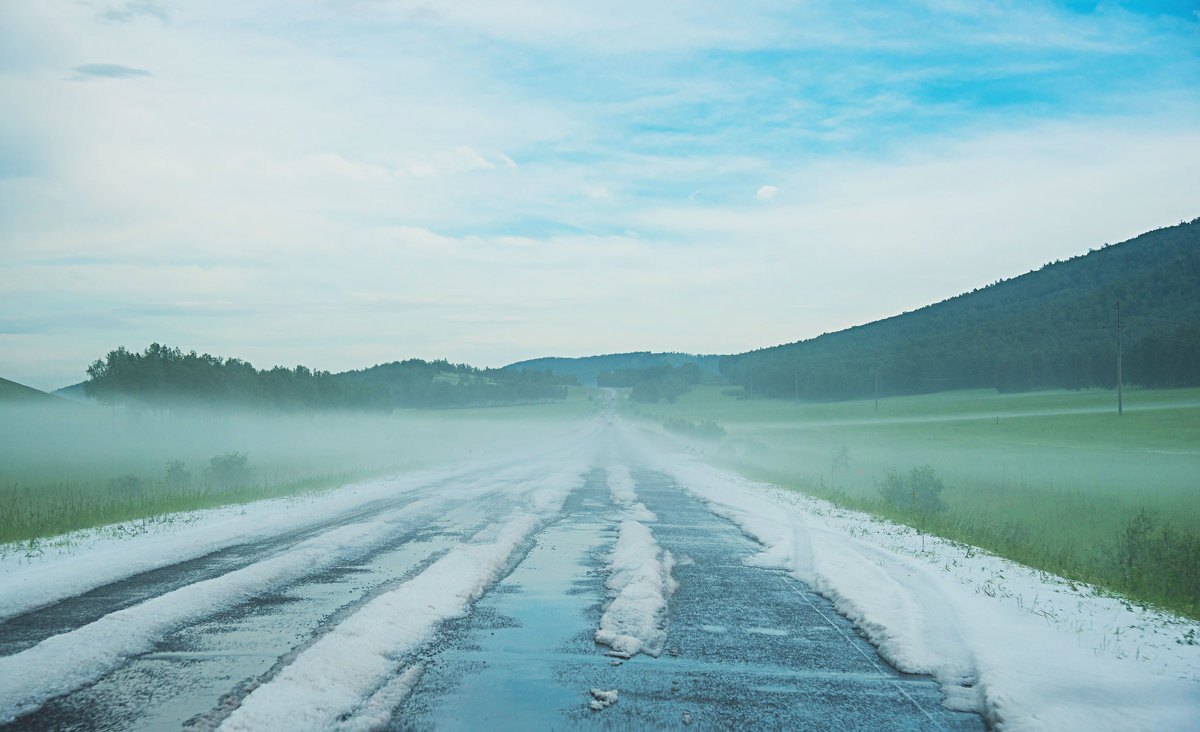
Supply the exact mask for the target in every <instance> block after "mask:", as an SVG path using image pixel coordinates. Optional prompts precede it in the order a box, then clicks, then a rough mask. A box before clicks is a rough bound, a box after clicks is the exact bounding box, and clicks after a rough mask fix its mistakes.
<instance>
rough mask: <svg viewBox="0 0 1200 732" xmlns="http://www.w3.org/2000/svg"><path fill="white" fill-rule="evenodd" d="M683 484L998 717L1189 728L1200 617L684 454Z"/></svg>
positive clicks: (950, 690)
mask: <svg viewBox="0 0 1200 732" xmlns="http://www.w3.org/2000/svg"><path fill="white" fill-rule="evenodd" d="M667 469H668V472H670V473H672V474H673V475H674V476H675V478H676V480H677V481H678V482H679V484H680V485H681V486H682V487H684V488H686V489H688V490H690V491H691V492H693V493H694V494H695V495H697V496H698V497H700V498H702V499H703V500H705V501H706V502H707V503H708V505H709V506H710V508H711V509H712V510H713V511H714V512H715V513H717V514H719V515H722V516H725V517H727V518H729V519H730V520H732V521H733V522H735V523H736V524H738V525H739V526H740V527H741V528H742V531H743V532H744V533H745V534H747V535H748V536H750V537H752V538H754V539H757V540H758V541H759V542H760V543H762V544H763V546H764V550H763V552H762V553H760V554H759V555H758V556H757V557H755V558H754V560H753V561H754V562H755V563H756V564H761V565H768V566H776V567H782V568H786V569H788V570H790V571H791V572H792V573H793V574H794V575H795V576H796V577H797V578H799V579H801V580H803V581H805V582H807V583H809V584H810V585H811V586H812V587H813V588H814V589H816V590H817V591H818V592H820V593H821V594H822V595H824V596H825V597H827V598H829V599H830V600H832V601H833V603H834V605H835V606H836V607H837V609H838V610H839V612H841V613H843V614H844V615H846V616H847V617H848V618H850V620H851V621H853V622H854V623H855V625H856V626H857V627H859V628H860V629H861V630H862V631H863V632H865V633H866V635H867V637H868V638H869V639H870V640H871V642H872V643H873V644H874V645H875V646H876V647H878V649H879V652H880V654H881V655H883V656H884V657H885V658H886V659H887V660H888V661H889V662H891V663H892V664H893V665H895V666H896V667H897V668H899V669H901V670H903V671H907V672H912V673H928V674H932V675H933V676H934V677H935V678H936V679H937V680H938V682H940V683H941V685H942V689H943V690H944V691H945V693H946V695H947V699H946V703H947V705H948V706H951V707H953V708H958V709H971V710H975V711H979V712H981V713H982V714H983V715H984V716H985V717H986V718H987V720H988V722H989V723H990V724H991V725H993V727H995V728H996V729H998V730H1042V729H1045V730H1059V729H1091V730H1109V729H1111V730H1127V729H1154V730H1192V729H1196V720H1197V719H1200V645H1194V644H1191V643H1189V640H1190V639H1194V638H1196V637H1197V635H1200V634H1198V633H1197V628H1198V627H1200V624H1197V623H1196V622H1194V621H1191V620H1188V619H1186V618H1181V617H1179V616H1176V615H1173V614H1170V613H1167V612H1161V611H1157V610H1153V609H1147V608H1142V607H1137V606H1134V605H1132V604H1131V603H1129V602H1128V601H1126V600H1123V599H1122V598H1119V597H1112V596H1108V595H1106V594H1104V593H1101V592H1098V591H1097V590H1095V589H1094V588H1091V587H1088V586H1082V585H1078V584H1074V583H1071V582H1068V581H1067V580H1064V579H1062V578H1060V577H1056V576H1053V575H1050V574H1047V573H1045V572H1040V571H1037V570H1033V569H1030V568H1028V567H1025V566H1022V565H1019V564H1017V563H1015V562H1011V561H1008V560H1005V559H1001V558H999V557H996V556H993V555H990V554H988V553H986V552H983V551H982V550H979V549H976V548H973V547H967V546H964V545H961V544H956V543H953V542H948V541H943V540H940V539H932V540H928V541H927V544H926V549H925V551H922V549H921V539H920V537H919V536H918V535H917V534H916V532H915V531H914V530H913V529H911V528H909V527H907V526H900V525H896V524H892V523H890V522H887V521H881V520H878V519H875V518H873V517H871V516H869V515H866V514H862V513H858V512H854V511H847V510H843V509H839V508H837V507H835V506H833V505H832V504H830V503H828V502H825V501H821V500H818V499H814V498H810V497H807V496H802V495H800V494H797V493H794V492H790V491H783V490H780V489H777V488H773V487H771V486H767V485H764V484H760V483H753V482H751V481H748V480H746V479H744V478H742V477H741V476H738V475H736V474H733V473H729V472H726V471H722V470H718V469H715V468H712V467H709V466H706V465H702V464H698V463H696V462H694V461H690V460H678V461H675V462H672V463H671V464H670V465H669V466H668V468H667Z"/></svg>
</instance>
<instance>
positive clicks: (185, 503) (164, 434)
mask: <svg viewBox="0 0 1200 732" xmlns="http://www.w3.org/2000/svg"><path fill="white" fill-rule="evenodd" d="M593 391H594V390H587V389H578V388H573V389H571V390H570V392H569V395H568V398H567V399H565V400H563V401H557V402H549V403H545V404H532V405H521V406H510V407H493V408H475V409H452V410H449V409H448V410H399V411H397V412H395V413H393V414H390V415H376V414H359V413H316V414H311V413H294V414H278V413H276V414H269V415H263V414H249V413H223V414H217V413H197V412H193V413H188V414H182V415H176V416H173V417H164V416H158V415H153V414H144V413H143V414H136V413H135V414H129V413H123V412H117V413H116V414H114V413H113V412H112V411H110V410H107V409H104V408H100V407H95V406H89V405H80V404H73V403H65V402H64V403H62V404H57V403H55V404H50V405H44V404H34V405H29V404H19V405H14V404H11V403H10V404H6V405H0V544H4V543H11V542H28V541H30V540H36V539H43V538H46V537H51V536H56V535H59V534H62V533H65V532H69V531H73V530H77V529H86V528H92V527H98V526H104V525H108V524H113V523H116V522H123V521H135V520H142V519H149V518H151V517H156V516H162V515H164V514H169V513H175V512H180V511H189V510H195V509H201V508H213V507H217V506H224V505H230V504H238V503H246V502H249V501H255V500H260V499H264V498H275V497H279V496H287V495H295V494H299V493H306V492H312V491H320V490H326V489H329V488H333V487H337V486H340V485H344V484H346V483H349V482H352V481H354V480H358V479H362V478H367V477H371V476H378V475H384V474H394V473H397V472H404V471H409V470H413V469H416V468H419V467H424V466H431V465H437V464H447V463H453V462H455V461H459V460H463V459H470V458H479V457H486V456H488V455H496V454H503V453H504V452H506V451H510V450H512V449H516V448H519V447H521V446H528V445H531V444H537V443H540V442H545V441H547V440H549V439H552V438H553V437H555V436H557V435H559V434H561V432H562V431H563V429H564V427H565V426H567V425H569V424H571V423H572V422H577V421H578V420H579V419H580V418H582V417H586V416H588V415H591V414H593V413H594V412H595V411H596V410H597V408H598V407H597V405H598V402H596V401H593V400H591V399H589V397H591V396H592V392H593ZM230 452H241V453H245V454H246V455H247V464H246V467H247V471H246V472H245V473H244V474H242V475H240V476H238V478H237V479H236V480H233V481H230V480H221V479H220V478H219V477H218V476H216V475H214V474H213V473H212V471H211V469H210V461H211V459H212V458H213V457H214V456H218V455H224V454H227V453H230ZM168 461H179V462H180V463H182V467H183V469H184V471H186V473H187V476H186V478H184V479H181V477H180V476H179V475H178V474H176V475H174V476H171V475H169V474H168Z"/></svg>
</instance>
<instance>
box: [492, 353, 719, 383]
mask: <svg viewBox="0 0 1200 732" xmlns="http://www.w3.org/2000/svg"><path fill="white" fill-rule="evenodd" d="M720 359H721V357H720V356H696V355H693V354H690V353H651V352H650V351H635V352H633V353H610V354H607V355H603V356H583V357H580V358H555V357H548V358H535V359H531V360H529V361H518V362H517V363H511V364H509V365H507V366H505V367H504V368H505V370H520V369H534V370H537V371H552V372H554V373H556V374H559V375H560V376H574V377H575V378H577V379H579V383H580V384H582V385H583V386H595V385H596V376H597V375H598V374H599V373H600V372H601V371H620V370H634V369H648V368H653V367H655V366H673V367H679V366H682V365H684V364H685V363H694V364H696V365H697V366H698V367H700V371H701V372H703V373H706V374H711V375H714V376H715V375H717V374H719V373H720V370H719V361H720Z"/></svg>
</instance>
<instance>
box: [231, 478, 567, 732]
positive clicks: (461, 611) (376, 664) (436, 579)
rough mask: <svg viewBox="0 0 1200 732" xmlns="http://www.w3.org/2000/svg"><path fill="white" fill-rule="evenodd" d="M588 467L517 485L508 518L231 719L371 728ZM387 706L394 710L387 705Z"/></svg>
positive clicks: (378, 602) (285, 672)
mask: <svg viewBox="0 0 1200 732" xmlns="http://www.w3.org/2000/svg"><path fill="white" fill-rule="evenodd" d="M582 472H583V466H580V465H573V466H570V467H568V468H567V469H566V470H564V471H562V472H559V473H555V474H552V475H549V476H546V477H543V478H540V479H538V480H533V481H526V482H522V483H519V484H516V485H514V486H513V487H512V488H511V489H510V493H511V494H512V495H513V496H514V497H516V498H518V499H519V500H521V501H522V502H523V503H524V508H521V509H517V510H515V511H514V512H513V513H512V514H510V515H509V516H508V517H507V518H506V519H505V520H504V521H502V522H500V523H494V524H491V525H489V526H487V527H485V528H484V529H482V530H481V531H480V532H478V533H477V534H476V535H475V536H474V537H472V539H471V540H470V541H469V542H466V543H464V544H460V545H458V546H456V547H454V548H453V549H451V550H450V551H449V552H448V553H447V554H446V555H445V556H443V557H442V558H440V559H438V560H437V561H436V562H434V563H433V564H431V565H430V566H429V567H428V568H427V569H426V570H425V571H424V572H422V573H421V574H419V575H417V576H416V577H414V578H413V579H411V580H409V581H408V582H405V583H404V584H402V585H401V586H399V587H398V588H396V589H394V590H392V591H390V592H387V593H384V594H382V595H380V596H378V597H376V598H375V599H373V600H371V601H370V602H369V603H367V604H366V605H364V606H363V607H362V608H361V609H360V610H359V611H358V612H356V613H354V614H353V615H351V616H350V617H349V618H347V619H345V620H344V621H342V622H341V623H340V624H338V625H337V626H336V627H334V628H332V629H331V630H330V631H329V632H328V633H326V634H325V635H324V636H323V637H322V638H321V639H320V640H318V641H317V642H316V643H314V644H313V645H311V646H309V647H308V648H307V649H305V650H304V651H303V652H302V653H301V654H300V655H299V656H298V657H297V658H296V659H295V660H294V661H293V662H292V663H291V664H289V665H288V666H286V667H285V668H283V669H282V670H281V671H280V672H279V673H278V675H276V676H275V677H274V678H272V679H271V680H270V681H268V682H267V683H265V684H263V685H262V686H259V687H257V688H256V689H255V690H254V691H253V692H251V693H250V695H249V696H247V697H246V698H245V699H244V700H243V701H242V703H241V705H240V706H239V707H238V708H237V709H236V710H234V711H233V713H232V714H230V715H229V717H228V718H227V719H226V720H225V721H224V723H222V725H221V727H220V729H222V730H227V731H234V730H262V729H289V730H324V729H330V728H333V727H336V726H339V725H341V726H344V727H347V728H350V729H370V728H372V726H373V725H374V724H375V722H376V721H378V720H380V719H383V720H384V722H386V719H387V717H386V716H384V715H385V713H386V714H387V715H390V710H391V709H392V708H394V707H395V705H396V704H398V703H399V702H400V701H402V700H403V699H404V697H405V696H407V695H408V693H409V692H410V691H411V690H412V687H413V686H415V684H416V681H417V677H416V676H414V675H412V674H416V673H419V672H414V671H413V670H412V669H411V668H410V669H408V670H406V671H404V672H403V673H401V674H400V675H399V676H398V677H397V676H396V673H397V671H398V670H399V668H398V663H397V659H398V658H400V657H402V656H404V655H406V654H411V653H413V652H414V651H417V650H419V649H420V648H421V647H422V646H423V645H424V644H425V642H426V641H428V639H429V638H430V636H432V634H433V632H434V631H435V630H436V628H437V626H438V625H439V624H440V623H441V622H443V621H445V620H448V619H450V618H456V617H462V616H463V615H465V614H466V613H467V612H468V610H469V609H470V606H471V604H472V603H473V602H474V601H475V600H477V599H478V598H479V597H480V596H481V595H482V594H483V593H484V591H485V590H487V588H488V587H490V586H491V585H492V584H493V583H494V582H495V581H496V580H498V579H499V578H500V576H501V574H502V573H503V572H504V571H505V570H506V569H507V568H508V567H509V566H510V564H511V561H512V557H513V555H514V553H515V552H516V551H517V550H518V549H519V548H520V547H521V546H522V545H524V544H525V543H526V541H527V540H528V538H529V536H530V535H531V534H532V533H533V532H534V531H535V530H536V529H537V528H538V527H539V526H541V525H542V524H544V523H545V522H546V521H547V520H549V519H551V518H552V517H554V516H556V515H557V514H559V513H560V512H561V511H562V506H563V502H564V501H565V500H566V497H567V495H568V494H569V493H570V492H571V490H573V489H574V488H576V487H578V486H579V485H580V483H581V481H580V479H579V476H580V474H581V473H582ZM385 707H386V709H385Z"/></svg>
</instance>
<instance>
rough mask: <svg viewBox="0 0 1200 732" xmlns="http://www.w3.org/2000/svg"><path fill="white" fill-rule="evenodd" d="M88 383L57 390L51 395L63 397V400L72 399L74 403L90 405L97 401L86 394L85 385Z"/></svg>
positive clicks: (82, 382) (83, 382)
mask: <svg viewBox="0 0 1200 732" xmlns="http://www.w3.org/2000/svg"><path fill="white" fill-rule="evenodd" d="M86 383H87V382H86V381H81V382H79V383H78V384H71V385H70V386H64V387H62V388H61V389H55V390H54V391H53V392H51V393H52V394H54V396H57V397H62V398H63V399H70V400H71V401H73V402H89V403H90V402H93V401H95V400H94V399H92V398H91V397H89V396H88V395H87V394H86V393H84V391H83V385H84V384H86Z"/></svg>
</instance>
